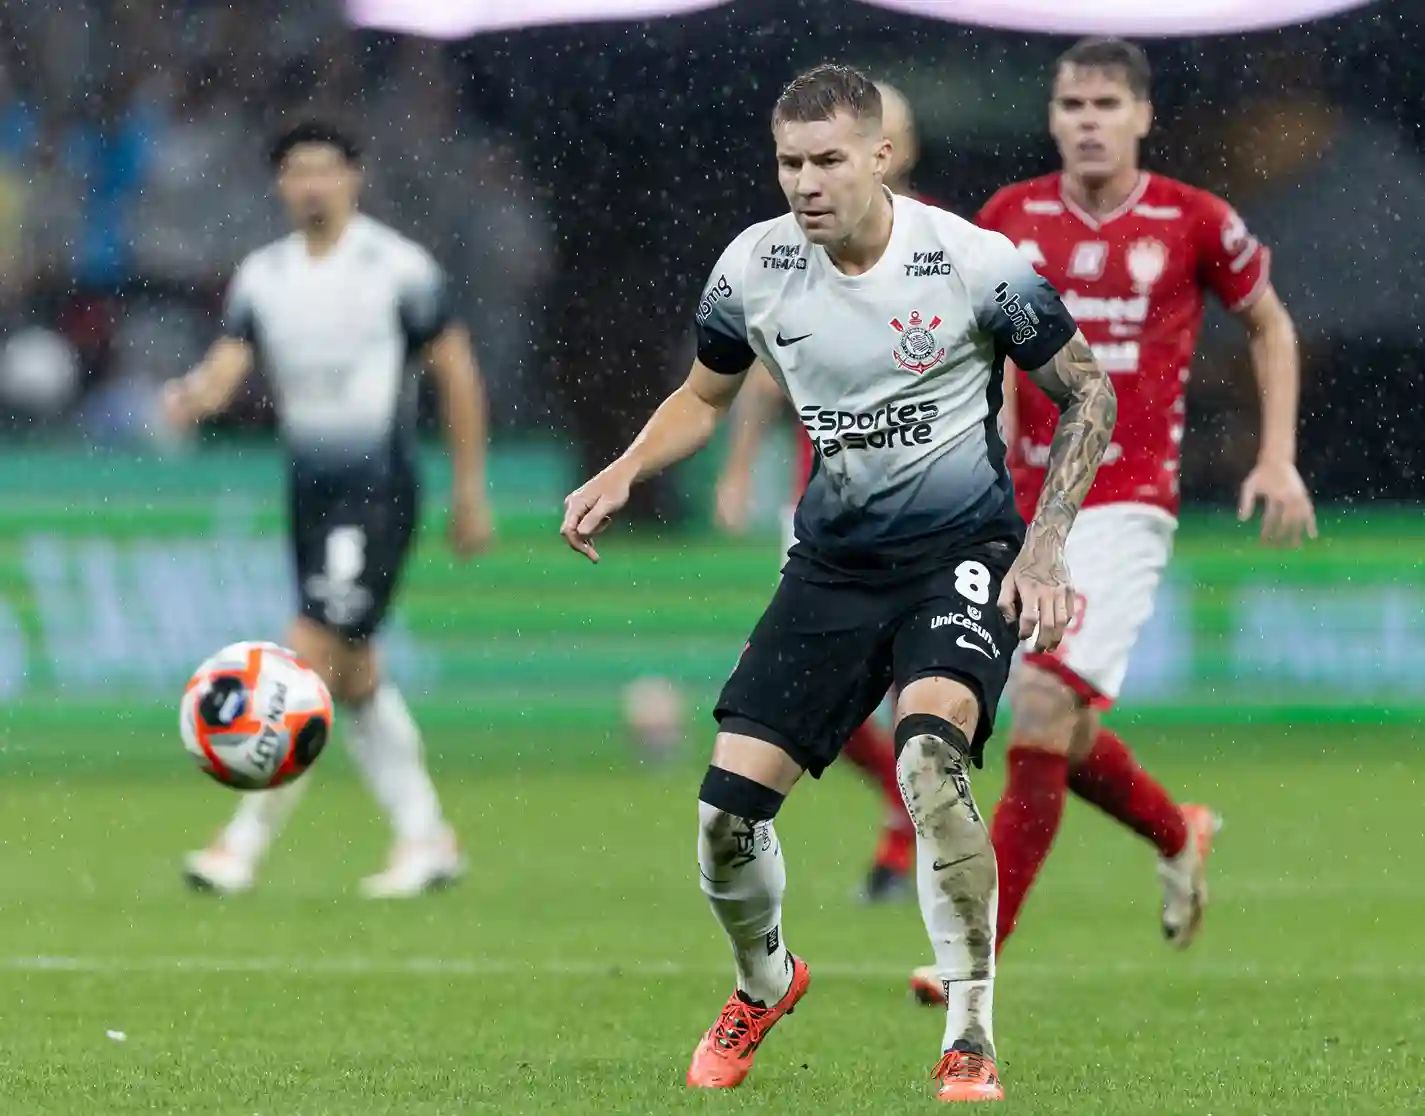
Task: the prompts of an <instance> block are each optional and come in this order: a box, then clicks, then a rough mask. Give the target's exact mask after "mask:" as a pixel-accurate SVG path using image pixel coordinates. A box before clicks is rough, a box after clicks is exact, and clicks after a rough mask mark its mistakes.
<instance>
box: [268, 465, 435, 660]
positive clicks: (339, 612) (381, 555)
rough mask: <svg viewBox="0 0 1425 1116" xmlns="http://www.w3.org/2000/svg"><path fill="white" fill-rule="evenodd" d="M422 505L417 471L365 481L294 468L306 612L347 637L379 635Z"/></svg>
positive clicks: (295, 535) (294, 518)
mask: <svg viewBox="0 0 1425 1116" xmlns="http://www.w3.org/2000/svg"><path fill="white" fill-rule="evenodd" d="M419 503H420V501H419V488H418V486H417V483H416V478H415V474H414V472H413V471H411V470H405V469H401V470H396V471H395V472H393V473H389V474H386V475H383V476H378V477H376V478H374V479H373V478H372V477H370V476H362V477H361V478H360V479H359V480H357V479H356V478H343V477H342V476H341V475H340V474H336V475H321V474H317V475H310V474H304V473H303V472H301V471H295V472H294V473H293V476H292V481H291V513H290V514H291V522H290V526H291V531H292V552H293V558H294V560H295V565H296V573H297V597H298V601H299V606H300V612H301V615H302V616H304V617H306V618H307V619H309V620H313V621H315V622H316V623H318V624H320V625H322V626H323V627H325V628H327V629H329V630H330V631H332V632H335V633H336V634H337V635H340V636H342V637H344V638H346V639H349V640H354V641H363V640H367V639H370V638H371V637H372V636H373V635H375V634H376V632H377V630H378V629H379V628H380V627H381V624H382V622H383V621H384V620H385V618H386V613H387V610H388V609H389V608H390V606H391V599H392V597H393V596H394V594H395V591H396V587H397V584H398V583H399V581H400V578H401V574H402V572H403V571H404V568H405V564H406V557H407V555H408V553H409V551H410V547H411V542H412V540H413V539H414V537H415V530H416V521H417V517H418V513H419Z"/></svg>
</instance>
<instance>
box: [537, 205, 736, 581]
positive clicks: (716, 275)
mask: <svg viewBox="0 0 1425 1116" xmlns="http://www.w3.org/2000/svg"><path fill="white" fill-rule="evenodd" d="M759 235H760V234H759V232H758V226H753V227H752V228H751V229H748V230H747V231H746V232H744V233H743V234H742V235H741V236H739V237H738V238H737V239H736V240H734V241H733V242H732V244H731V245H729V246H728V248H727V250H726V251H725V252H723V254H722V258H721V259H720V260H718V263H717V267H716V268H715V269H714V270H713V278H712V279H710V280H709V281H708V284H707V286H706V287H704V288H703V297H702V300H701V301H700V302H699V303H698V310H697V332H698V355H697V359H696V360H694V361H693V368H692V371H691V372H689V373H688V378H687V379H686V380H685V381H683V383H682V385H681V386H680V387H679V388H678V390H677V391H675V392H673V394H672V395H670V396H669V397H668V398H667V399H665V400H664V401H663V403H662V405H661V406H659V408H658V410H656V411H654V412H653V417H652V418H650V419H649V420H648V422H647V424H646V425H645V426H644V428H643V429H642V430H641V431H639V434H638V437H636V438H635V439H634V440H633V442H632V444H631V445H630V446H629V447H628V449H627V450H625V451H624V452H623V454H622V455H621V456H620V457H619V459H618V460H617V461H615V462H614V463H613V464H611V465H609V466H608V467H607V468H606V469H604V470H603V471H602V472H601V473H599V475H598V476H596V477H594V478H593V479H592V480H590V481H588V482H586V483H585V484H584V485H582V486H581V487H580V488H578V489H577V490H576V491H574V492H571V493H570V494H569V495H568V496H567V497H566V498H565V500H564V521H563V523H562V524H561V526H560V528H559V533H560V534H561V535H562V536H563V537H564V541H565V542H566V543H568V544H569V547H570V549H572V550H576V551H578V552H579V553H580V554H582V555H584V556H585V557H586V558H588V559H589V560H590V561H592V562H597V561H598V560H599V553H598V551H597V550H595V549H594V544H593V538H594V536H595V535H596V534H598V532H600V531H602V530H603V529H604V528H605V527H606V526H608V522H609V517H610V516H612V515H613V514H614V513H615V512H616V511H618V510H619V508H621V507H623V506H624V504H626V503H627V502H628V493H629V490H630V489H631V488H632V487H633V486H634V485H635V484H637V483H638V482H639V481H642V480H646V479H647V478H649V477H652V476H656V475H657V474H659V473H661V472H662V471H663V470H664V469H666V468H668V466H670V465H673V464H676V463H677V462H679V461H682V460H683V459H684V458H687V457H691V456H692V455H693V454H695V453H697V452H698V450H700V449H702V448H703V447H704V446H705V445H707V444H708V442H709V440H711V438H712V436H713V432H714V431H715V430H716V429H717V424H718V423H719V422H720V421H721V420H722V418H723V416H724V415H726V414H727V412H728V409H729V408H730V407H731V406H732V401H733V400H734V399H736V398H737V393H738V390H739V389H740V388H741V387H742V383H743V381H744V380H745V379H746V378H747V370H748V369H749V368H751V367H752V364H753V361H755V360H756V359H757V356H756V354H755V353H754V352H753V351H752V346H751V345H750V344H749V343H748V337H747V315H746V312H745V310H744V307H743V276H744V273H745V272H746V270H747V264H748V261H749V259H750V256H751V252H752V248H753V246H754V245H755V244H756V242H757V239H758V236H759Z"/></svg>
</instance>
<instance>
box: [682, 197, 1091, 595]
mask: <svg viewBox="0 0 1425 1116" xmlns="http://www.w3.org/2000/svg"><path fill="white" fill-rule="evenodd" d="M888 193H889V192H888ZM891 197H892V204H893V205H894V209H895V218H894V223H893V226H892V229H891V238H890V243H889V244H888V245H887V246H886V250H885V253H884V255H882V257H881V258H880V260H878V261H877V263H876V264H875V266H874V267H872V268H871V269H870V270H869V271H867V272H865V273H864V274H862V275H854V276H853V275H846V274H844V273H842V272H841V271H840V270H838V269H837V267H836V266H835V265H834V264H833V263H832V262H831V260H830V259H829V258H828V256H827V254H826V252H825V250H824V249H823V248H821V247H819V246H817V245H813V244H811V243H810V242H809V241H808V240H807V239H806V236H805V235H804V234H803V232H802V230H801V227H800V226H799V225H798V224H797V221H796V218H795V217H794V216H793V215H792V214H790V213H788V214H787V215H785V216H782V217H779V218H777V219H776V220H773V221H765V222H763V223H761V224H758V225H754V226H752V227H751V228H749V229H747V230H746V231H745V232H744V233H742V235H741V236H739V237H738V238H737V239H736V240H734V241H733V242H732V244H731V245H730V246H729V247H728V248H727V250H726V251H725V252H724V253H723V255H722V258H721V259H720V260H719V261H718V263H717V266H716V268H715V269H714V270H713V273H712V277H711V279H710V280H709V282H708V284H707V287H706V289H705V290H704V292H703V298H702V301H701V303H700V305H699V307H698V311H697V327H698V358H699V360H700V361H701V362H702V363H703V364H705V365H706V366H707V367H708V368H710V369H712V370H713V371H714V372H720V373H726V374H735V373H740V372H743V371H745V370H746V369H747V367H748V366H749V365H750V364H751V363H752V360H753V358H754V356H755V357H759V358H761V360H762V362H763V363H764V364H765V365H766V366H767V368H768V369H769V370H770V372H771V373H772V376H773V377H774V378H775V379H776V380H777V382H778V383H779V384H780V385H781V387H782V390H783V391H784V392H785V393H786V395H787V397H788V398H789V399H790V400H791V403H792V405H793V406H794V407H795V408H796V411H797V414H798V416H799V417H800V419H801V421H802V424H803V425H804V426H805V427H806V431H807V434H808V435H809V436H810V438H811V440H812V443H813V445H814V446H815V448H816V465H815V469H814V471H813V473H812V477H811V481H810V482H809V484H808V485H807V488H806V492H805V494H804V495H803V496H802V499H801V502H800V504H799V505H798V507H797V513H796V536H797V540H798V542H797V546H796V547H794V548H793V550H792V554H793V556H794V557H795V556H798V555H800V556H801V557H804V558H806V559H809V560H810V561H811V562H812V563H813V564H815V565H817V566H820V567H822V568H824V569H826V570H828V571H829V572H833V573H846V574H851V575H853V576H858V575H860V576H864V575H867V574H872V573H876V572H885V573H897V574H899V573H906V574H910V573H913V572H915V571H918V570H920V569H924V568H926V567H930V566H934V565H935V564H936V561H937V559H938V557H939V556H940V555H942V554H943V553H945V552H947V551H951V550H955V549H957V548H962V547H963V546H965V545H966V544H967V543H970V542H973V541H976V540H980V539H993V538H1003V539H1005V540H1006V541H1013V542H1015V544H1016V545H1017V544H1018V543H1019V542H1020V541H1022V539H1023V534H1024V521H1023V520H1022V519H1021V518H1020V517H1019V514H1018V513H1017V512H1016V511H1015V508H1014V500H1013V491H1012V488H1011V484H1010V478H1009V473H1008V470H1007V469H1006V468H1005V462H1004V445H1003V443H1002V442H1001V440H1000V437H999V432H998V427H997V424H996V423H997V419H998V415H999V410H1000V404H1001V401H1002V400H1001V393H1002V385H1003V378H1002V377H1003V367H1004V359H1005V357H1010V358H1011V359H1013V360H1014V361H1015V363H1016V364H1018V365H1020V366H1021V367H1023V368H1038V367H1040V366H1041V365H1044V364H1046V363H1048V361H1049V360H1050V359H1051V358H1052V357H1053V356H1054V354H1055V353H1057V352H1058V351H1059V349H1060V348H1062V347H1063V345H1064V344H1065V343H1066V342H1067V341H1068V340H1069V339H1070V338H1072V337H1073V335H1074V333H1075V331H1076V329H1077V327H1076V325H1075V323H1074V320H1073V318H1072V317H1071V316H1070V315H1069V312H1068V311H1067V310H1066V309H1065V308H1064V304H1063V303H1062V302H1061V301H1060V299H1059V295H1058V292H1057V291H1055V290H1054V288H1053V287H1052V286H1050V285H1049V283H1047V282H1046V281H1045V280H1044V279H1042V278H1040V277H1039V275H1037V274H1036V273H1035V271H1034V269H1033V267H1032V266H1031V265H1030V264H1029V262H1028V261H1027V260H1026V259H1025V258H1024V257H1023V256H1022V255H1020V253H1019V251H1018V250H1017V249H1016V248H1015V247H1014V245H1013V244H1012V243H1011V242H1010V241H1009V240H1008V239H1007V238H1005V237H1004V236H1002V235H1000V234H999V233H996V232H989V231H986V230H984V229H981V228H979V227H978V226H976V225H974V224H972V223H971V222H969V221H966V220H964V219H962V218H960V217H957V216H955V215H954V214H952V213H947V212H946V211H944V210H942V209H937V208H935V207H934V206H929V205H925V204H923V203H921V202H918V201H915V200H914V199H912V198H907V197H903V196H896V195H891Z"/></svg>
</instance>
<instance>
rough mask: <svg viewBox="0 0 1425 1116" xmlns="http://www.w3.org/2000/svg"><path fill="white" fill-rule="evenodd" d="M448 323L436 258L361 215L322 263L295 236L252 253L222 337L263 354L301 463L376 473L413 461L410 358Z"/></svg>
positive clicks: (236, 280) (234, 287) (235, 285)
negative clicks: (225, 336) (236, 341)
mask: <svg viewBox="0 0 1425 1116" xmlns="http://www.w3.org/2000/svg"><path fill="white" fill-rule="evenodd" d="M449 323H450V311H449V303H448V300H447V295H446V284H445V277H444V275H443V274H442V272H441V269H440V267H439V266H438V265H437V264H436V262H435V260H434V259H433V258H432V257H431V255H430V253H428V252H427V251H426V250H425V249H424V248H422V247H420V246H419V245H417V244H415V243H414V242H412V241H410V240H408V239H406V238H405V237H403V236H401V235H400V234H399V233H397V232H395V231H394V230H393V229H390V228H388V227H387V226H385V225H383V224H381V223H380V222H378V221H374V220H372V219H371V218H369V217H366V216H364V215H360V214H358V215H357V216H355V217H353V218H352V220H351V221H350V223H349V224H348V225H347V227H346V228H345V229H344V230H343V232H342V235H341V238H340V239H339V240H338V241H337V243H336V244H335V245H334V246H333V247H332V248H331V250H330V251H329V252H327V253H326V254H325V255H323V256H318V257H314V256H312V255H311V254H310V253H309V252H308V251H307V248H306V244H305V243H304V241H303V238H302V236H301V235H300V234H293V235H290V236H287V237H284V238H283V239H281V240H278V241H275V242H273V243H272V244H269V245H267V246H266V247H264V248H261V249H259V250H258V251H256V252H254V253H253V254H252V255H250V256H248V257H247V259H246V260H244V261H243V263H242V264H241V266H240V267H239V268H238V270H237V273H236V275H235V276H234V277H233V280H232V283H231V285H230V287H229V290H228V297H227V305H226V308H225V311H224V321H223V331H224V333H225V334H226V335H227V336H230V337H236V338H240V339H242V340H244V341H247V342H249V343H251V344H252V345H253V346H254V348H255V350H256V351H257V354H258V358H259V360H260V361H261V363H262V365H263V367H264V368H265V370H266V372H267V375H268V378H269V380H270V383H271V387H272V392H273V396H274V402H275V404H276V409H277V419H278V424H279V427H280V429H281V432H282V434H283V438H284V440H285V441H286V443H287V445H288V447H289V449H290V451H291V453H292V456H293V460H294V463H295V464H297V465H298V466H299V467H300V466H304V465H306V466H311V467H313V468H316V469H318V470H320V471H329V470H335V471H338V472H345V471H348V470H352V471H355V472H362V471H372V470H373V469H374V471H376V472H380V471H381V470H382V469H384V468H385V467H387V466H388V465H389V464H391V463H399V464H405V463H406V457H407V454H408V451H409V450H410V448H411V444H412V435H413V434H414V428H415V416H416V393H417V388H418V383H419V378H418V374H417V371H416V369H415V368H414V367H413V364H412V357H413V356H414V355H415V354H416V353H417V352H419V351H420V350H421V349H422V348H424V347H425V345H426V344H427V343H428V342H430V341H431V340H433V339H434V338H436V337H437V336H439V335H440V333H441V332H442V331H443V330H444V329H445V328H446V326H447V325H449Z"/></svg>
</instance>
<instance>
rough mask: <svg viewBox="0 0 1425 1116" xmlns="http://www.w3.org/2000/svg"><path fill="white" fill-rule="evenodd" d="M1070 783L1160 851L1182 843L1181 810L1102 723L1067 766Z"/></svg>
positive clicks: (1168, 852)
mask: <svg viewBox="0 0 1425 1116" xmlns="http://www.w3.org/2000/svg"><path fill="white" fill-rule="evenodd" d="M1069 789H1070V790H1072V791H1073V792H1074V793H1075V794H1076V795H1078V796H1079V797H1080V798H1082V799H1084V800H1085V801H1086V802H1092V803H1093V804H1094V805H1095V806H1097V807H1098V808H1099V809H1100V810H1102V811H1103V812H1104V813H1105V814H1107V815H1108V816H1109V817H1111V818H1114V819H1115V820H1117V821H1120V822H1122V823H1123V824H1124V825H1126V826H1127V827H1128V828H1129V829H1131V830H1133V832H1134V833H1137V834H1138V835H1139V836H1142V837H1146V838H1147V839H1148V840H1149V841H1152V842H1153V844H1154V845H1156V846H1157V847H1158V851H1159V852H1160V853H1162V854H1163V855H1164V856H1177V855H1178V853H1180V852H1182V851H1183V847H1184V846H1185V845H1186V844H1187V839H1188V830H1187V823H1186V822H1185V821H1184V820H1183V814H1182V810H1180V809H1179V808H1178V805H1177V803H1175V802H1174V801H1173V800H1172V798H1171V797H1170V796H1169V795H1168V792H1167V791H1165V790H1164V789H1163V788H1162V786H1161V785H1159V783H1158V781H1157V780H1156V779H1154V778H1153V776H1151V775H1149V774H1148V773H1147V772H1146V771H1144V770H1143V769H1142V768H1141V767H1139V766H1138V761H1137V760H1136V759H1134V758H1133V753H1132V752H1130V751H1129V750H1128V745H1126V744H1125V743H1123V741H1122V740H1120V739H1119V738H1118V737H1117V736H1116V735H1114V734H1113V733H1112V732H1110V731H1109V730H1108V729H1106V728H1101V729H1099V730H1098V735H1097V736H1096V737H1094V742H1093V751H1092V752H1090V753H1089V754H1088V756H1087V757H1085V758H1084V760H1083V761H1082V762H1080V763H1077V764H1075V765H1074V766H1073V769H1072V770H1071V771H1070V772H1069Z"/></svg>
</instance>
